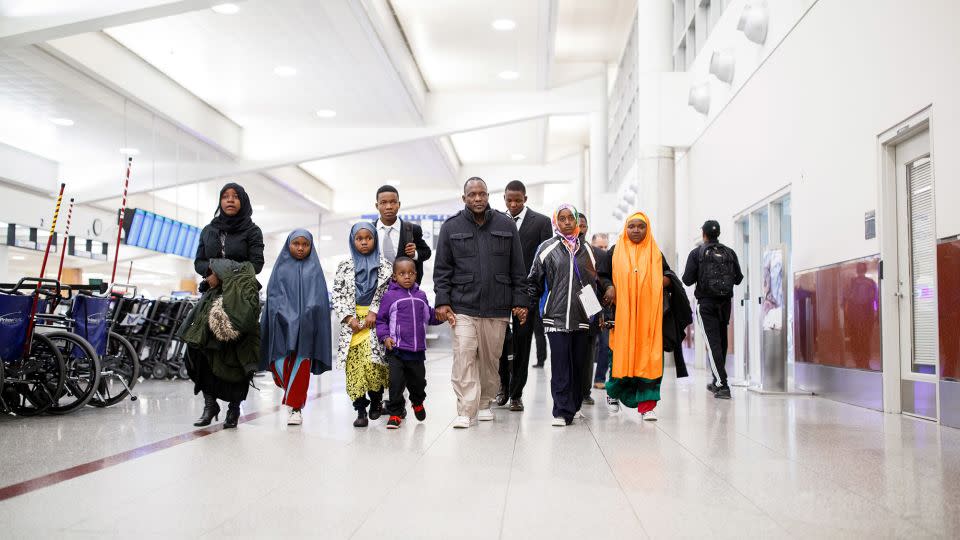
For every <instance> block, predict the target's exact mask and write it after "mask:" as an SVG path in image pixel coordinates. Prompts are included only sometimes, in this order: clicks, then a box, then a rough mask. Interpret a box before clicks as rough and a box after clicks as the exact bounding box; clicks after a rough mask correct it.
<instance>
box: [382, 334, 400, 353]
mask: <svg viewBox="0 0 960 540" xmlns="http://www.w3.org/2000/svg"><path fill="white" fill-rule="evenodd" d="M383 346H384V347H386V348H387V350H388V351H392V350H393V348H394V347H396V346H397V344H396V343H395V342H394V341H393V338H392V337H388V338H387V339H385V340H383Z"/></svg>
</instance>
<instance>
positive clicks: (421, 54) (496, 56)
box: [390, 0, 546, 92]
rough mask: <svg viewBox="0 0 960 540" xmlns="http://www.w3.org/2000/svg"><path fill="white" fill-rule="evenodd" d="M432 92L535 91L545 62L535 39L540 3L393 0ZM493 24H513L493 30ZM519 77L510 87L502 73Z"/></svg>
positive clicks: (540, 41) (540, 40) (538, 42)
mask: <svg viewBox="0 0 960 540" xmlns="http://www.w3.org/2000/svg"><path fill="white" fill-rule="evenodd" d="M390 4H391V5H392V6H393V9H394V11H395V12H396V14H397V19H398V20H399V21H400V25H401V26H402V27H403V31H404V33H405V34H406V36H407V41H408V42H409V43H410V48H411V49H412V51H413V55H414V56H415V57H416V59H417V64H419V66H420V71H421V72H422V73H423V77H424V79H425V80H426V82H427V86H428V87H429V88H430V90H431V91H434V92H437V91H449V90H469V91H477V90H533V89H535V88H536V86H537V70H538V65H539V63H540V62H541V61H543V60H545V59H546V56H545V48H544V47H542V46H541V44H542V43H546V40H545V39H541V36H540V34H539V31H540V30H539V24H540V20H541V17H542V15H543V14H542V13H541V6H542V5H544V3H543V2H536V1H532V0H521V1H517V0H484V1H482V2H464V1H463V0H391V2H390ZM497 19H511V20H513V21H514V22H516V23H517V26H516V28H515V29H513V30H510V31H498V30H494V29H493V27H492V26H491V24H492V23H493V21H494V20H497ZM508 70H510V71H516V72H517V73H518V74H519V77H518V78H517V79H516V80H512V81H508V80H503V79H500V78H499V77H498V74H499V73H501V72H503V71H508Z"/></svg>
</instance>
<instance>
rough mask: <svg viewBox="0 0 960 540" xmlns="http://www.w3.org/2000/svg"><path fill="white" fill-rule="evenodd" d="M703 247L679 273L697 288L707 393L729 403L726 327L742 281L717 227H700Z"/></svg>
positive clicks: (737, 264) (711, 224)
mask: <svg viewBox="0 0 960 540" xmlns="http://www.w3.org/2000/svg"><path fill="white" fill-rule="evenodd" d="M702 230H703V245H701V246H700V247H698V248H696V249H694V250H693V251H691V252H690V255H689V256H688V257H687V266H686V268H685V269H684V271H683V283H684V285H687V286H690V285H693V284H696V285H697V288H696V290H695V291H694V296H696V297H697V315H698V316H697V319H698V320H699V321H700V324H701V328H702V329H703V333H704V334H705V335H706V336H707V354H708V356H709V357H710V369H711V371H712V372H713V382H712V383H710V384H708V385H707V390H710V391H711V392H713V396H714V397H716V398H719V399H730V387H729V386H728V385H727V369H726V362H727V345H728V344H727V326H729V324H730V311H731V308H732V306H731V299H732V298H733V287H734V286H735V285H739V284H740V282H741V281H743V272H741V271H740V262H739V261H738V260H737V254H736V253H735V252H734V251H733V250H732V249H730V248H729V247H727V246H725V245H723V244H721V243H720V241H719V238H720V224H719V223H717V222H716V221H714V220H709V221H707V222H706V223H704V224H703V227H702Z"/></svg>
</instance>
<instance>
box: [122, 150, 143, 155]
mask: <svg viewBox="0 0 960 540" xmlns="http://www.w3.org/2000/svg"><path fill="white" fill-rule="evenodd" d="M120 153H121V154H123V155H125V156H135V155H137V154H139V153H140V150H139V149H137V148H121V149H120Z"/></svg>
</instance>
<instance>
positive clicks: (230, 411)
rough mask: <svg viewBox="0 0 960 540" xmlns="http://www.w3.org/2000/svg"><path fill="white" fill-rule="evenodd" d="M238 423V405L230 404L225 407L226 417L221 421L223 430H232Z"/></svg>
mask: <svg viewBox="0 0 960 540" xmlns="http://www.w3.org/2000/svg"><path fill="white" fill-rule="evenodd" d="M239 423H240V404H239V403H231V404H230V406H229V407H227V417H226V418H225V419H224V420H223V429H233V428H235V427H237V424H239Z"/></svg>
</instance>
